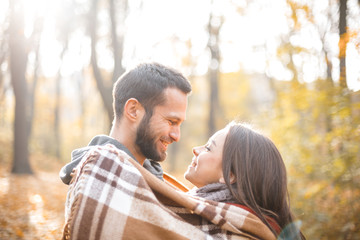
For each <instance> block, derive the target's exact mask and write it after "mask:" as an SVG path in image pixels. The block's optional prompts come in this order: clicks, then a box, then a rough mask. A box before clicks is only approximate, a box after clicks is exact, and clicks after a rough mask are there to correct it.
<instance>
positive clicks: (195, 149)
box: [192, 147, 200, 156]
mask: <svg viewBox="0 0 360 240" xmlns="http://www.w3.org/2000/svg"><path fill="white" fill-rule="evenodd" d="M199 150H200V147H193V149H192V151H193V154H194V155H195V156H197V155H199V153H200V152H199Z"/></svg>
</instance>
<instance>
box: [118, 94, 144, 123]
mask: <svg viewBox="0 0 360 240" xmlns="http://www.w3.org/2000/svg"><path fill="white" fill-rule="evenodd" d="M142 111H144V108H143V106H142V105H141V103H140V102H139V101H138V100H137V99H136V98H130V99H128V100H127V101H126V103H125V105H124V113H123V114H124V116H125V117H126V118H128V119H129V120H130V121H134V122H135V121H137V120H138V119H139V117H140V119H142Z"/></svg>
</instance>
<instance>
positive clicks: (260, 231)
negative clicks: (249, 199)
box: [63, 145, 275, 240]
mask: <svg viewBox="0 0 360 240" xmlns="http://www.w3.org/2000/svg"><path fill="white" fill-rule="evenodd" d="M179 195H181V196H180V197H184V194H182V193H180V192H177V191H176V190H175V189H173V188H171V187H169V185H167V184H166V183H165V182H162V181H161V180H159V179H157V178H156V177H155V176H153V175H152V174H151V173H149V172H147V171H146V170H145V169H144V168H142V167H141V166H140V165H139V164H138V163H137V162H135V161H134V160H133V159H131V158H130V157H129V156H128V155H127V154H126V153H125V152H123V151H120V150H118V149H117V148H115V147H114V146H113V145H106V146H96V147H94V148H93V149H92V150H90V151H89V152H88V154H87V155H86V156H85V157H84V158H83V159H82V161H81V163H80V164H79V165H78V167H77V168H76V169H75V173H74V176H73V178H72V182H71V184H70V187H69V191H68V196H67V202H66V210H65V216H66V222H65V227H64V231H63V239H89V240H92V239H175V240H176V239H275V237H274V235H273V234H272V233H271V231H270V230H269V229H268V228H267V227H266V226H265V225H264V224H263V223H262V222H261V221H260V220H259V219H258V218H257V217H255V216H254V215H252V214H251V213H249V212H248V211H246V210H244V209H241V208H239V207H236V206H233V205H230V204H225V203H219V202H214V201H209V200H204V199H202V198H195V197H190V196H186V197H185V198H184V199H185V200H184V201H185V202H184V201H182V202H181V203H180V204H179V201H178V200H177V197H174V196H179ZM184 203H185V204H184ZM185 206H186V207H185ZM189 206H194V207H190V208H189Z"/></svg>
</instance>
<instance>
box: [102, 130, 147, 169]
mask: <svg viewBox="0 0 360 240" xmlns="http://www.w3.org/2000/svg"><path fill="white" fill-rule="evenodd" d="M127 131H128V129H126V130H125V129H124V131H121V128H119V127H118V128H115V127H113V128H112V129H111V131H110V135H109V136H110V137H112V138H114V139H116V140H117V141H118V142H119V143H121V144H122V145H124V146H125V147H126V148H127V149H128V150H129V151H130V152H131V153H132V155H133V156H134V157H135V160H136V161H138V162H139V163H140V164H141V165H143V164H144V162H145V159H146V158H145V156H144V155H142V154H141V153H140V150H139V149H138V147H136V144H135V134H133V133H129V132H127Z"/></svg>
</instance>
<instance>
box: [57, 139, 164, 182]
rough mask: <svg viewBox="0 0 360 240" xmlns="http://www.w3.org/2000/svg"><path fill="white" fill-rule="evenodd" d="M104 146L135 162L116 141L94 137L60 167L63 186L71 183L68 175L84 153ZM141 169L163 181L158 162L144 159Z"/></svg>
mask: <svg viewBox="0 0 360 240" xmlns="http://www.w3.org/2000/svg"><path fill="white" fill-rule="evenodd" d="M106 144H112V145H114V146H115V147H116V148H118V149H119V150H122V151H124V152H126V154H128V155H129V156H130V157H131V158H133V159H135V160H136V158H135V157H134V156H133V155H132V154H131V152H130V151H129V150H128V149H127V148H126V147H125V146H124V145H122V144H121V143H119V142H118V141H117V140H116V139H114V138H111V137H109V136H107V135H98V136H95V137H94V138H93V139H92V140H91V141H90V143H89V145H88V146H86V147H83V148H78V149H75V150H74V151H72V152H71V162H70V163H68V164H66V165H65V166H64V167H62V168H61V170H60V173H59V176H60V179H61V180H62V181H63V183H65V184H69V183H70V181H71V176H70V174H71V172H72V170H73V169H74V168H75V167H76V166H77V165H78V164H79V163H80V161H81V159H82V158H83V157H84V156H85V155H86V153H87V152H88V151H89V150H90V149H91V148H92V147H94V146H98V145H100V146H103V145H106ZM136 161H137V160H136ZM143 167H144V168H145V169H147V170H148V171H149V172H151V173H152V174H154V175H155V176H156V177H157V178H159V179H161V180H163V169H162V167H161V165H160V164H159V163H158V162H155V161H152V160H149V159H145V161H144V164H143Z"/></svg>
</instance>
